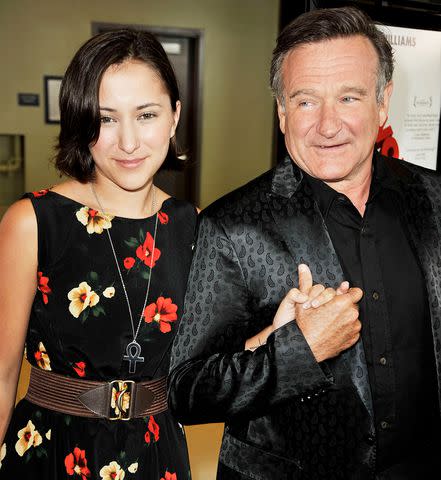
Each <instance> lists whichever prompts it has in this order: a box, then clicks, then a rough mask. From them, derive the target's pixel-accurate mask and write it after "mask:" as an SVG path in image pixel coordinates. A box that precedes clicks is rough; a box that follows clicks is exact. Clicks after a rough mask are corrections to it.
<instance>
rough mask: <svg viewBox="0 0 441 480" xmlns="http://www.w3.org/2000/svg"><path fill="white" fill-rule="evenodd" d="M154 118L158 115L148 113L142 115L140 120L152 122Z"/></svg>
mask: <svg viewBox="0 0 441 480" xmlns="http://www.w3.org/2000/svg"><path fill="white" fill-rule="evenodd" d="M154 117H156V114H154V113H151V112H146V113H143V114H142V115H140V116H139V117H138V118H139V119H140V120H150V119H151V118H154Z"/></svg>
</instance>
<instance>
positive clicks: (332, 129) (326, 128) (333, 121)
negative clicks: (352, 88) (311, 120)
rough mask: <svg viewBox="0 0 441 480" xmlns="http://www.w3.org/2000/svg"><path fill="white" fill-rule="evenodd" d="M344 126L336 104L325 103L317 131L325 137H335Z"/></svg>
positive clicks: (321, 110)
mask: <svg viewBox="0 0 441 480" xmlns="http://www.w3.org/2000/svg"><path fill="white" fill-rule="evenodd" d="M341 128H342V121H341V118H340V116H339V115H338V112H337V110H336V108H335V106H334V105H328V104H324V105H323V106H322V107H321V109H320V118H319V121H318V124H317V132H318V133H319V134H320V135H322V136H323V137H325V138H333V137H335V136H336V135H337V134H338V133H339V131H340V130H341Z"/></svg>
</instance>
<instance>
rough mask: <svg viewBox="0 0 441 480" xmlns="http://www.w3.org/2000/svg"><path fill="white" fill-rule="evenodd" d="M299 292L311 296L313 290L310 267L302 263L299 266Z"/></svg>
mask: <svg viewBox="0 0 441 480" xmlns="http://www.w3.org/2000/svg"><path fill="white" fill-rule="evenodd" d="M298 270H299V290H300V291H301V292H302V293H306V294H307V295H308V294H309V291H310V290H311V288H312V274H311V270H310V269H309V267H308V265H305V264H304V263H301V264H300V265H299V268H298Z"/></svg>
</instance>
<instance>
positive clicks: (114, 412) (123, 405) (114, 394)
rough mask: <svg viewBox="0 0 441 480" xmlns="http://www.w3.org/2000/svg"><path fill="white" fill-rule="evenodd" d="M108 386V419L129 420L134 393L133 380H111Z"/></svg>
mask: <svg viewBox="0 0 441 480" xmlns="http://www.w3.org/2000/svg"><path fill="white" fill-rule="evenodd" d="M109 386H110V401H109V406H108V412H109V414H108V419H109V420H124V421H128V420H130V419H131V418H132V417H131V413H132V406H133V398H134V393H135V382H134V381H133V380H112V381H111V382H109Z"/></svg>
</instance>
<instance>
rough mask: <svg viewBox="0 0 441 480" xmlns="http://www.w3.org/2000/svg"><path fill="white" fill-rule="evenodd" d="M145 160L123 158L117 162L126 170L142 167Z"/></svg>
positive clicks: (117, 159)
mask: <svg viewBox="0 0 441 480" xmlns="http://www.w3.org/2000/svg"><path fill="white" fill-rule="evenodd" d="M143 160H144V157H143V158H130V159H123V158H116V159H115V161H116V162H117V163H118V165H120V166H121V167H124V168H136V167H137V166H138V165H140V164H141V163H142V162H143Z"/></svg>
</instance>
